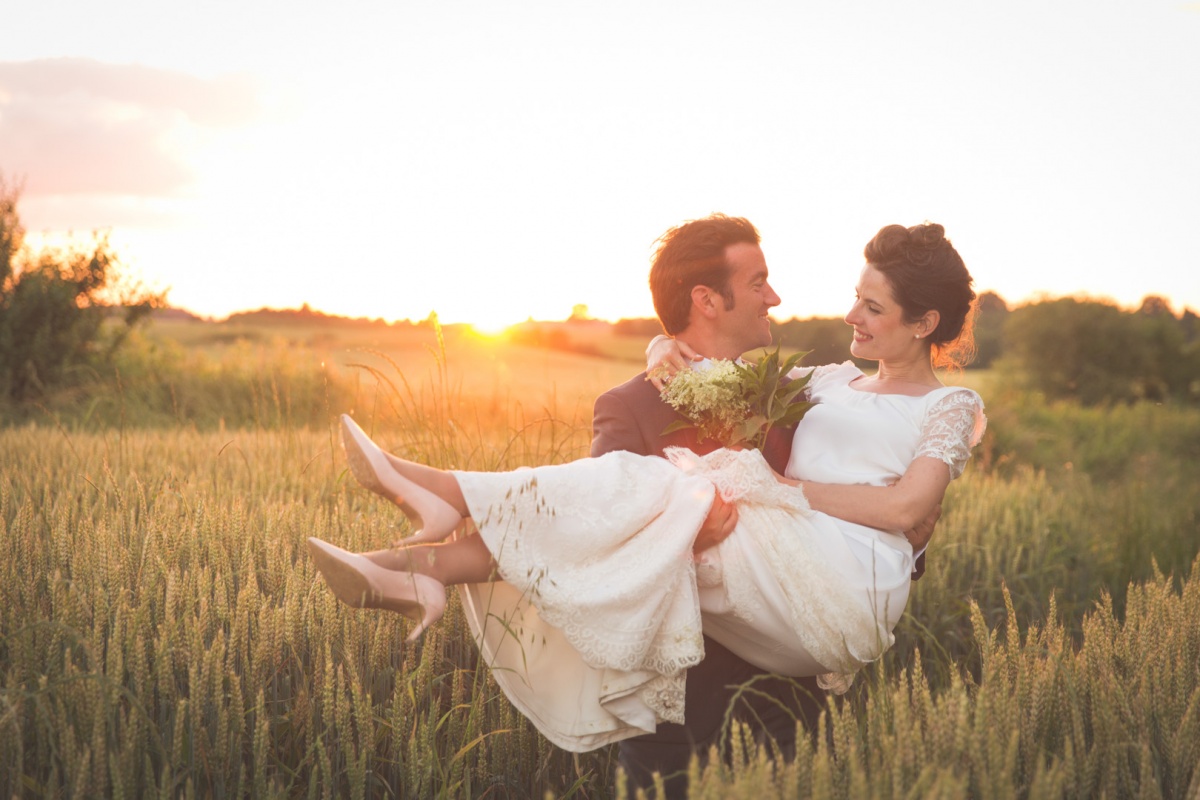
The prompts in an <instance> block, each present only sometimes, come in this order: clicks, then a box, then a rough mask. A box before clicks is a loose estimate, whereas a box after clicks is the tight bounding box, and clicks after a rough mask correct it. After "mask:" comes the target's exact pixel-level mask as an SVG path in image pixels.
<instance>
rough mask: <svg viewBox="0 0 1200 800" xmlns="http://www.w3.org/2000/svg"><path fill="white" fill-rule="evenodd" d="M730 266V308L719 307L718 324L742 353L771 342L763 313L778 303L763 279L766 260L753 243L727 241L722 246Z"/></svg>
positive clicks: (769, 330)
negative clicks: (730, 242)
mask: <svg viewBox="0 0 1200 800" xmlns="http://www.w3.org/2000/svg"><path fill="white" fill-rule="evenodd" d="M725 260H726V261H727V262H728V263H729V266H730V275H729V289H730V291H731V292H732V294H733V305H732V307H731V308H728V309H724V308H722V312H723V313H722V315H721V321H720V324H721V327H722V330H723V331H724V333H725V335H726V336H728V337H729V338H731V339H732V340H734V341H736V342H738V343H739V346H741V348H742V352H743V353H744V352H746V351H747V350H754V349H755V348H758V347H766V346H767V345H769V344H770V343H771V321H770V320H769V319H768V318H767V312H769V311H770V310H771V309H772V308H774V307H775V306H777V305H779V295H777V294H775V290H774V289H772V288H771V284H770V283H768V282H767V259H766V258H765V257H764V256H763V252H762V248H761V247H759V246H758V245H756V244H745V243H739V244H731V245H729V246H728V247H726V248H725Z"/></svg>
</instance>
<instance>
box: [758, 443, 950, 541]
mask: <svg viewBox="0 0 1200 800" xmlns="http://www.w3.org/2000/svg"><path fill="white" fill-rule="evenodd" d="M780 480H781V481H783V482H784V483H787V484H789V485H791V486H799V487H800V488H802V489H803V490H804V496H805V497H806V498H807V499H808V504H809V505H810V506H811V507H812V508H813V510H815V511H823V512H825V513H826V514H828V515H830V516H831V517H837V518H839V519H844V520H846V521H847V522H856V523H858V524H859V525H866V526H867V527H869V528H878V529H879V530H884V531H908V530H911V529H913V528H915V527H917V525H919V524H920V523H922V522H924V521H925V520H926V518H927V517H929V515H930V514H931V513H933V511H934V509H936V508H937V506H938V504H939V503H941V502H942V497H943V496H945V494H946V487H947V486H949V485H950V468H949V467H948V466H946V464H945V462H943V461H941V460H940V459H938V458H933V457H929V456H922V457H919V458H917V459H916V460H914V461H913V463H912V464H910V465H909V467H908V470H907V471H905V473H904V474H903V475H902V476H901V477H900V480H899V481H897V482H896V483H894V484H893V485H891V486H863V485H853V486H848V485H842V484H834V483H816V482H814V481H798V480H793V479H791V478H785V477H782V476H781V477H780Z"/></svg>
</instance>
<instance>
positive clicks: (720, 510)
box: [692, 492, 738, 554]
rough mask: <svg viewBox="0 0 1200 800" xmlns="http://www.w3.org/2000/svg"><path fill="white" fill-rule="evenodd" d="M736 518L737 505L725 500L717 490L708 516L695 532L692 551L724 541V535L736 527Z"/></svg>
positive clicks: (702, 550)
mask: <svg viewBox="0 0 1200 800" xmlns="http://www.w3.org/2000/svg"><path fill="white" fill-rule="evenodd" d="M737 520H738V514H737V505H736V504H734V503H728V502H726V501H725V499H724V498H722V497H721V493H720V492H717V494H716V497H714V498H713V504H712V508H711V509H709V512H708V516H707V517H706V518H705V519H704V524H703V525H701V526H700V532H699V533H697V534H696V542H695V544H693V545H692V552H693V553H696V554H699V553H702V552H704V551H705V550H707V549H708V548H710V547H715V546H716V545H719V544H720V543H721V542H723V541H725V537H727V536H729V534H731V533H733V529H734V528H736V527H737Z"/></svg>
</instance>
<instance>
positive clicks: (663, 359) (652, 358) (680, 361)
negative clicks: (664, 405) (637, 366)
mask: <svg viewBox="0 0 1200 800" xmlns="http://www.w3.org/2000/svg"><path fill="white" fill-rule="evenodd" d="M702 360H704V356H702V355H700V354H699V353H697V352H696V351H695V350H693V349H692V348H691V347H689V346H688V345H687V343H686V342H681V341H679V340H678V339H672V338H671V337H670V336H663V335H659V336H655V337H654V338H653V339H651V340H650V346H649V347H647V348H646V377H647V379H648V380H649V381H650V382H651V383H652V384H654V388H655V389H658V390H659V391H660V392H661V391H662V390H663V378H664V377H670V376H671V375H674V374H675V373H676V372H679V371H680V370H684V369H690V368H691V362H693V361H702Z"/></svg>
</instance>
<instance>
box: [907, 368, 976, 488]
mask: <svg viewBox="0 0 1200 800" xmlns="http://www.w3.org/2000/svg"><path fill="white" fill-rule="evenodd" d="M986 427H987V417H985V416H984V415H983V400H982V399H980V397H979V395H977V394H975V392H973V391H971V390H970V389H962V390H957V391H953V392H950V393H949V394H947V395H946V396H945V397H943V398H942V399H940V400H937V401H936V402H934V404H933V405H932V406H931V407H930V409H929V411H928V413H927V414H926V415H925V425H924V428H923V429H922V430H921V441H920V442H918V443H917V452H916V455H917V456H929V457H931V458H936V459H938V460H940V461H943V462H945V464H946V466H948V467H950V478H951V479H952V480H953V479H954V478H957V477H958V476H959V475H962V472H963V470H964V469H965V468H966V466H967V459H968V458H970V457H971V448H972V447H974V446H975V445H977V444H979V440H980V439H981V438H983V431H984V428H986Z"/></svg>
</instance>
